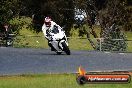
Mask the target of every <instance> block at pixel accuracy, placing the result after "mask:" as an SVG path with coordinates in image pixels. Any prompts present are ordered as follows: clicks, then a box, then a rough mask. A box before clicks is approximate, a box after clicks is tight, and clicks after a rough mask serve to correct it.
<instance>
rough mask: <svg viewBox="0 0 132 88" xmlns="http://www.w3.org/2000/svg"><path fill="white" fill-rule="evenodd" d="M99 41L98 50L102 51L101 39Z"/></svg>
mask: <svg viewBox="0 0 132 88" xmlns="http://www.w3.org/2000/svg"><path fill="white" fill-rule="evenodd" d="M99 40H100V41H99V50H100V51H102V44H101V42H102V38H99Z"/></svg>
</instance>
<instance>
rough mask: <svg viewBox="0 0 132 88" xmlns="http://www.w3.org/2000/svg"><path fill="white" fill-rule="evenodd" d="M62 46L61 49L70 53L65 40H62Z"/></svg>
mask: <svg viewBox="0 0 132 88" xmlns="http://www.w3.org/2000/svg"><path fill="white" fill-rule="evenodd" d="M62 47H63V51H64V52H65V53H66V54H67V55H70V54H71V52H70V50H69V47H68V46H67V44H66V43H65V42H62Z"/></svg>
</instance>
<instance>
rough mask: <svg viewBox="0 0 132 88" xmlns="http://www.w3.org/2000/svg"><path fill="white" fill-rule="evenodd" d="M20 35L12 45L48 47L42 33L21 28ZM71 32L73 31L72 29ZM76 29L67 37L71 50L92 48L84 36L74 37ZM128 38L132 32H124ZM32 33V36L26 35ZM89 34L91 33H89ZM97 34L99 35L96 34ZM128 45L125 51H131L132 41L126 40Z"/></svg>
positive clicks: (130, 38) (130, 37)
mask: <svg viewBox="0 0 132 88" xmlns="http://www.w3.org/2000/svg"><path fill="white" fill-rule="evenodd" d="M96 29H97V30H96V32H97V33H98V34H99V27H96ZM19 32H20V35H23V36H17V37H16V38H15V41H14V47H32V48H49V47H48V43H47V40H46V39H45V38H44V36H43V33H42V32H40V33H38V34H37V33H35V32H34V31H31V30H29V29H26V28H23V29H21V30H20V31H19ZM72 32H73V31H72ZM77 32H78V30H74V33H73V34H72V36H71V38H70V39H68V42H69V47H70V49H71V50H93V48H92V46H91V45H90V43H89V41H88V40H87V39H84V38H86V36H84V37H83V39H80V38H76V37H77V35H78V33H77ZM125 34H126V35H127V39H128V40H132V32H125ZM28 35H33V36H34V37H33V36H28ZM90 36H91V35H90ZM98 36H99V35H98ZM91 38H92V40H93V41H94V42H96V40H95V39H94V38H93V36H91ZM127 44H128V47H127V52H132V41H127Z"/></svg>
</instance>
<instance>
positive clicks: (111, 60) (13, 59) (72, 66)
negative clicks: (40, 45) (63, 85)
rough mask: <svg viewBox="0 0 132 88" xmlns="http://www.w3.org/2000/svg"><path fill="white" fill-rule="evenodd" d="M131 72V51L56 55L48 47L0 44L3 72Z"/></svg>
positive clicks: (75, 52)
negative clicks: (81, 70) (34, 47)
mask: <svg viewBox="0 0 132 88" xmlns="http://www.w3.org/2000/svg"><path fill="white" fill-rule="evenodd" d="M79 66H82V67H83V68H84V69H85V70H86V71H132V53H104V52H97V51H74V50H72V51H71V55H66V54H65V53H63V54H62V55H56V53H55V52H51V51H50V50H49V49H32V48H11V47H0V75H18V74H43V73H75V72H77V71H78V67H79Z"/></svg>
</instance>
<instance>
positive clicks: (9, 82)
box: [0, 74, 132, 88]
mask: <svg viewBox="0 0 132 88" xmlns="http://www.w3.org/2000/svg"><path fill="white" fill-rule="evenodd" d="M131 87H132V83H128V84H85V85H78V84H77V82H76V75H75V74H43V75H21V76H3V77H2V76H1V77H0V88H131Z"/></svg>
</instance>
